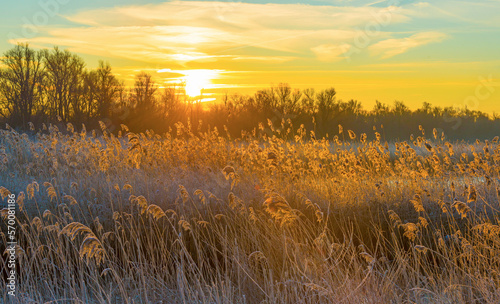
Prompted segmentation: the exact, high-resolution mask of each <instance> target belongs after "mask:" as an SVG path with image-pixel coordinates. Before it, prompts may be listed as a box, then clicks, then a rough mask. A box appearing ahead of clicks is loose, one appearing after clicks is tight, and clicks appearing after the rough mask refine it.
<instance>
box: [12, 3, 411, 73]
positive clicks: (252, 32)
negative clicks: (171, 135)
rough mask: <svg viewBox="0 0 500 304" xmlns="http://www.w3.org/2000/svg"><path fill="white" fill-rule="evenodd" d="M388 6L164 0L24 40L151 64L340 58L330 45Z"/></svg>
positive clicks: (398, 12) (402, 17) (74, 18)
mask: <svg viewBox="0 0 500 304" xmlns="http://www.w3.org/2000/svg"><path fill="white" fill-rule="evenodd" d="M387 11H388V8H384V7H373V6H368V7H364V6H363V7H351V6H346V7H344V6H332V5H321V6H317V5H304V4H272V3H268V4H255V3H242V2H214V1H169V2H164V3H160V4H148V5H134V6H122V7H114V8H103V9H93V10H88V11H82V12H80V13H77V14H75V15H71V16H66V18H67V19H68V20H69V21H71V22H73V23H74V25H73V26H65V27H57V26H48V27H46V28H44V32H43V33H41V35H39V36H38V37H36V38H33V39H25V40H24V41H23V42H30V43H31V44H32V45H37V46H42V45H45V46H48V47H50V46H52V45H60V46H65V47H68V48H69V49H70V50H71V51H74V52H78V53H83V54H91V55H96V56H106V57H119V58H126V59H130V60H139V61H145V62H148V63H155V64H159V63H161V64H163V63H169V64H174V65H175V64H177V65H179V64H181V65H186V64H190V63H198V64H201V63H205V62H215V61H217V62H224V63H226V64H229V63H231V62H232V63H233V64H235V63H244V62H253V61H255V60H259V61H260V62H261V63H265V64H280V63H283V62H287V61H291V60H295V59H297V58H308V56H310V52H311V51H312V52H313V53H314V54H315V55H316V58H317V59H319V60H322V61H330V62H332V61H336V60H338V57H339V56H340V55H341V54H339V50H338V47H336V46H339V47H344V46H346V45H347V44H350V43H352V41H353V40H354V39H355V37H357V36H358V35H359V32H360V31H359V28H363V27H364V26H365V25H366V24H368V23H370V22H375V21H376V20H375V16H377V15H381V14H387ZM390 14H391V24H395V23H402V22H407V21H408V20H409V17H408V12H407V11H405V10H403V9H401V8H395V7H391V8H390ZM374 20H375V21H374ZM381 37H383V38H384V37H385V38H387V37H390V33H388V32H387V33H385V32H384V33H381ZM11 42H14V41H11Z"/></svg>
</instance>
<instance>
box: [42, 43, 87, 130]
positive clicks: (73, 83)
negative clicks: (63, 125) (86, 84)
mask: <svg viewBox="0 0 500 304" xmlns="http://www.w3.org/2000/svg"><path fill="white" fill-rule="evenodd" d="M44 59H45V60H44V63H45V67H46V70H47V84H48V87H49V88H50V89H49V91H48V95H47V97H48V101H49V105H50V109H51V110H52V113H50V114H52V115H51V116H55V115H57V116H59V117H60V118H62V119H63V120H64V121H68V120H70V119H71V118H72V114H73V113H74V111H73V113H72V110H73V109H79V108H80V107H79V103H80V102H81V99H82V91H83V80H84V77H83V76H84V68H85V62H84V61H83V60H82V59H81V58H80V57H79V56H77V55H75V54H71V53H70V52H69V51H67V50H65V51H60V50H59V48H57V47H55V48H54V50H52V51H51V52H49V51H48V50H46V51H44Z"/></svg>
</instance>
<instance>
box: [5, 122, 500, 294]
mask: <svg viewBox="0 0 500 304" xmlns="http://www.w3.org/2000/svg"><path fill="white" fill-rule="evenodd" d="M287 123H288V122H287ZM288 124H289V123H288ZM261 127H262V128H261V129H256V130H254V131H253V132H249V133H245V134H242V138H243V139H231V138H230V137H229V136H222V135H220V134H219V132H218V130H216V129H214V130H210V131H208V132H204V133H201V132H198V133H196V134H195V133H193V131H192V130H191V128H190V127H189V126H184V125H182V124H178V125H177V130H175V131H171V132H169V133H166V134H164V135H161V136H160V135H157V134H154V133H153V132H146V133H144V134H142V133H141V134H134V133H131V132H130V131H129V130H128V129H127V127H126V126H122V131H121V132H120V133H119V134H118V136H116V135H114V134H110V133H109V132H107V130H106V129H105V126H104V125H102V135H100V136H97V135H96V132H95V131H93V132H91V134H92V135H90V136H89V134H87V132H86V131H85V130H84V131H82V132H77V131H75V128H74V127H73V126H72V125H68V127H67V132H65V133H62V132H60V131H59V129H58V128H57V127H56V126H53V125H50V126H49V127H48V128H47V127H46V129H47V131H40V132H38V133H36V134H32V135H28V134H19V133H17V132H16V131H14V130H12V129H9V130H0V154H1V155H3V156H2V159H3V161H2V162H1V163H0V172H1V174H0V176H1V177H0V182H1V184H2V187H0V194H1V196H2V199H4V198H5V197H6V196H7V195H8V194H9V193H11V192H12V193H15V194H16V195H17V199H18V203H19V207H20V208H19V210H18V212H17V226H18V230H19V233H18V238H19V246H18V248H17V251H18V252H19V254H18V262H19V272H20V277H19V284H18V288H19V290H18V292H19V295H18V297H17V300H18V303H30V302H37V303H44V302H49V303H55V302H56V301H57V303H498V299H500V216H499V209H500V206H499V205H500V203H499V197H500V181H499V173H500V166H499V165H500V147H499V145H498V139H497V138H496V139H493V140H492V141H485V142H476V143H473V144H468V143H450V142H446V141H445V137H444V136H443V135H441V137H439V134H437V131H436V130H433V132H432V135H433V139H428V138H425V137H424V135H425V131H424V130H423V128H420V131H421V133H422V136H418V137H417V138H412V139H411V140H410V141H402V142H395V143H387V142H382V141H381V136H380V134H379V133H377V132H374V134H373V136H372V137H373V138H374V139H373V140H371V141H370V140H368V139H367V138H368V136H367V134H365V133H363V134H360V135H359V136H356V134H354V132H352V131H351V130H348V137H349V139H348V140H344V138H343V137H342V138H339V137H338V136H335V137H333V138H331V139H316V138H315V137H314V133H312V134H311V135H312V136H311V138H307V136H306V134H307V132H306V130H304V128H303V127H300V128H297V129H295V128H294V127H293V126H291V125H288V126H286V128H283V129H287V130H288V131H287V132H286V134H278V131H275V132H274V133H273V134H268V133H265V132H263V130H262V129H263V126H261ZM375 129H376V128H374V130H375ZM339 135H342V136H343V128H342V126H339ZM39 183H40V185H43V186H39ZM4 211H5V210H2V215H3V214H4V213H6V212H4ZM1 225H2V231H5V229H3V228H4V224H3V222H2V224H1ZM0 237H1V238H2V240H3V243H2V244H5V243H6V236H5V234H4V233H2V234H1V235H0ZM4 250H5V246H2V247H1V248H0V251H1V252H4ZM5 267H6V264H5V262H3V263H2V264H1V265H0V268H1V271H2V272H4V271H5ZM4 280H5V276H3V277H2V280H0V286H1V287H2V288H5V284H6V282H5V281H4ZM1 300H3V302H4V303H7V301H8V298H7V296H6V295H3V296H2V298H1Z"/></svg>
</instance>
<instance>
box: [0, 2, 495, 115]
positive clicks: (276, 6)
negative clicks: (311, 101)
mask: <svg viewBox="0 0 500 304" xmlns="http://www.w3.org/2000/svg"><path fill="white" fill-rule="evenodd" d="M110 2H111V1H97V0H89V1H85V3H83V2H81V1H74V0H73V1H71V0H42V1H40V2H39V1H31V0H19V1H15V2H13V3H9V4H8V6H9V8H8V9H7V10H2V12H0V17H1V18H0V34H1V35H2V36H3V37H4V39H1V40H0V51H1V52H4V51H6V50H8V49H9V48H10V47H12V45H13V44H15V43H17V42H29V43H30V45H31V46H32V47H37V48H47V47H49V48H50V47H52V46H53V45H58V46H60V47H62V48H67V49H69V50H70V51H73V52H76V53H78V54H79V55H81V56H82V57H84V58H85V59H86V61H87V62H88V64H89V67H95V66H96V65H97V61H98V59H104V60H107V61H109V62H110V64H111V65H112V66H113V67H114V72H115V74H117V76H118V77H120V78H122V79H124V80H126V81H131V80H132V79H133V77H134V75H135V74H137V73H138V72H139V71H146V72H148V73H151V74H153V76H154V77H155V79H156V81H157V82H158V83H159V84H160V85H165V86H167V85H169V84H172V83H176V82H180V81H183V82H185V83H186V86H187V87H186V90H187V91H188V92H187V93H188V94H190V95H195V94H199V92H200V90H202V89H203V91H202V92H203V94H204V96H209V97H210V96H212V97H217V96H219V95H220V94H224V93H230V94H231V93H233V92H240V93H243V94H247V93H252V92H255V91H256V90H257V89H261V88H267V87H269V86H271V85H277V84H278V83H282V82H286V83H289V84H290V85H291V86H292V87H294V88H301V89H302V88H316V89H323V88H327V87H334V88H335V89H336V90H337V92H338V97H339V98H341V99H344V100H346V99H357V100H359V101H361V102H362V103H363V105H364V107H365V108H366V109H370V108H371V107H372V106H373V104H374V103H375V100H379V101H382V102H384V103H388V104H391V103H392V102H393V101H394V100H401V101H404V102H405V103H406V104H408V105H409V106H410V107H411V108H417V107H419V106H420V105H421V104H422V102H424V101H425V102H430V103H431V104H433V105H437V106H455V107H464V106H467V107H468V108H469V109H473V110H481V111H485V112H489V113H492V112H497V113H498V112H500V75H499V74H500V57H499V56H500V19H499V18H498V16H497V15H498V12H500V1H498V0H486V1H481V2H480V3H476V2H472V1H451V0H442V1H439V2H436V3H434V2H419V1H406V0H400V1H398V0H390V1H384V0H381V1H375V0H372V1H366V0H350V1H349V0H316V1H304V2H296V1H271V2H267V1H258V0H253V1H244V2H232V1H218V2H216V1H139V0H126V1H113V2H112V3H110Z"/></svg>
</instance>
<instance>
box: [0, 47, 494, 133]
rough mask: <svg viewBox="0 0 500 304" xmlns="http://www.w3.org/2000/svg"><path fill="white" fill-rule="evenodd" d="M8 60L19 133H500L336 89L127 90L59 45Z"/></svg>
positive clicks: (142, 79) (5, 98) (10, 117)
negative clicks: (50, 129) (179, 127)
mask: <svg viewBox="0 0 500 304" xmlns="http://www.w3.org/2000/svg"><path fill="white" fill-rule="evenodd" d="M0 62H1V63H2V64H1V67H0V119H1V120H2V121H3V122H4V123H9V124H10V125H12V126H15V127H19V128H27V126H28V123H29V122H33V123H35V124H41V123H48V122H51V123H58V122H59V123H64V122H72V123H73V124H75V125H77V126H79V125H81V124H82V123H84V124H85V125H86V126H87V127H96V126H97V124H98V122H99V121H103V122H104V123H105V124H106V125H107V126H108V128H109V129H110V130H113V129H115V128H116V126H119V125H120V124H125V125H127V126H128V127H129V128H130V129H131V130H133V131H144V130H146V129H152V130H155V131H156V132H164V131H167V130H169V129H170V128H174V126H175V124H176V123H178V122H181V123H183V124H191V125H193V128H196V129H198V130H201V129H205V130H206V128H209V127H210V128H213V127H217V128H218V129H219V130H222V129H224V128H225V129H226V130H227V132H228V133H229V134H230V135H232V136H240V135H241V134H242V131H251V130H256V128H257V126H259V125H260V128H259V132H273V133H274V134H276V133H281V134H285V133H288V132H289V130H293V129H294V128H295V129H296V128H298V127H299V126H300V125H304V127H305V128H306V129H308V130H311V131H313V132H314V136H316V137H323V136H327V135H334V134H337V132H338V130H339V125H341V126H342V127H343V128H345V129H349V130H353V131H354V132H359V133H361V132H366V131H367V130H370V129H372V128H374V129H376V128H378V130H379V131H382V132H383V134H384V136H386V138H387V139H396V138H400V139H407V138H408V137H409V136H410V135H411V134H412V133H416V132H419V126H423V127H424V128H426V129H433V128H436V129H437V130H439V131H443V132H445V134H446V136H447V137H448V138H452V139H472V138H481V139H484V138H492V137H494V136H497V135H499V134H498V133H499V130H500V119H499V118H500V117H499V116H498V115H495V114H494V115H493V116H491V115H488V114H486V113H483V112H480V111H472V110H469V109H467V108H463V109H457V108H453V107H435V106H432V105H431V104H429V103H426V102H424V103H423V104H422V106H421V107H420V108H418V109H416V110H411V109H410V108H409V107H407V106H406V105H405V104H404V103H403V102H401V101H395V102H394V103H393V104H392V105H387V104H384V103H381V102H379V101H377V102H376V104H375V106H374V107H373V109H371V110H366V109H364V108H363V107H362V104H361V103H360V102H359V101H356V100H349V101H342V100H339V99H337V98H336V91H335V89H334V88H329V89H325V90H320V91H316V90H314V89H305V90H298V89H293V88H291V87H290V85H288V84H283V83H282V84H279V85H277V86H274V87H271V88H267V89H262V90H259V91H257V92H256V93H255V94H253V95H240V94H233V95H226V96H223V98H222V100H221V101H219V102H213V103H201V102H199V101H198V102H195V101H190V100H189V99H188V97H187V96H186V94H185V91H184V85H183V84H177V85H171V86H169V87H166V88H165V87H163V88H160V87H159V85H158V83H156V82H155V80H154V79H153V77H152V76H151V75H150V74H147V73H144V72H141V73H139V74H137V75H136V77H135V81H134V84H133V85H132V86H130V87H127V86H126V85H125V84H124V83H123V81H121V80H119V79H118V78H117V77H116V76H115V75H114V74H113V72H112V68H111V66H110V65H109V63H105V62H103V61H100V62H99V65H98V67H97V68H96V69H88V68H87V67H86V64H85V62H84V60H83V59H82V58H81V57H79V56H78V55H76V54H73V53H71V52H69V51H67V50H61V49H59V48H58V47H54V48H53V49H52V50H34V49H32V48H30V47H29V45H27V44H18V45H17V46H15V47H13V48H12V49H10V50H8V51H7V52H5V53H4V55H3V57H2V58H1V59H0ZM372 136H373V135H372Z"/></svg>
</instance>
